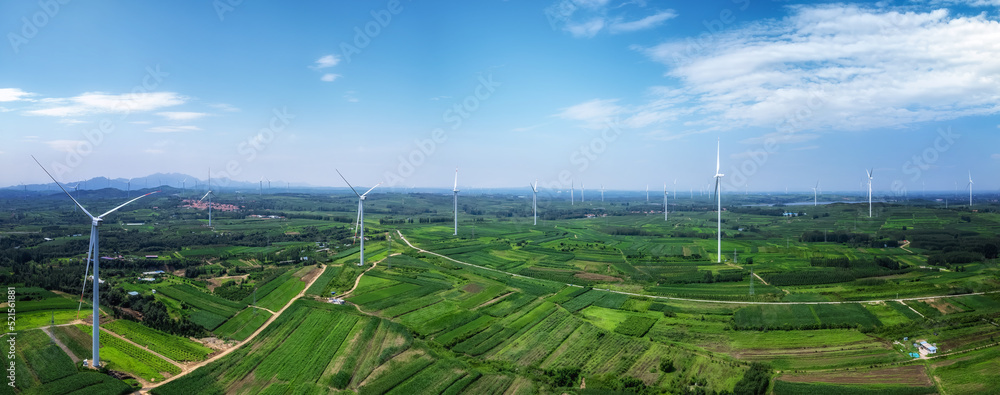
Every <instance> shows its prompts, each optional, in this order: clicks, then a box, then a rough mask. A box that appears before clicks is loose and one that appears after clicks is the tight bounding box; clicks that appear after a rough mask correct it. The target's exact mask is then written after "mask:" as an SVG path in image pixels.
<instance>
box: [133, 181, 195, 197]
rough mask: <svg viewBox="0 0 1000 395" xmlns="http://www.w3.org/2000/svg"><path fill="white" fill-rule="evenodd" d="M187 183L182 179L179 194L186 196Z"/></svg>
mask: <svg viewBox="0 0 1000 395" xmlns="http://www.w3.org/2000/svg"><path fill="white" fill-rule="evenodd" d="M130 180H131V179H130ZM187 182H188V179H187V178H184V180H183V181H181V194H182V195H184V194H187Z"/></svg>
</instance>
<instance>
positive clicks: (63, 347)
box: [42, 327, 80, 363]
mask: <svg viewBox="0 0 1000 395" xmlns="http://www.w3.org/2000/svg"><path fill="white" fill-rule="evenodd" d="M42 332H45V334H46V335H49V339H52V341H53V342H55V343H56V345H57V346H59V348H61V349H62V350H63V352H64V353H66V355H69V359H72V360H73V363H78V362H80V358H77V357H76V354H73V352H72V351H70V350H69V347H66V345H65V344H63V342H62V341H61V340H59V338H57V337H56V335H55V334H54V333H52V332H49V328H48V327H44V328H42Z"/></svg>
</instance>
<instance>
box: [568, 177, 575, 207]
mask: <svg viewBox="0 0 1000 395" xmlns="http://www.w3.org/2000/svg"><path fill="white" fill-rule="evenodd" d="M574 192H576V185H574V184H573V181H570V182H569V205H570V206H572V205H575V204H576V197H575V196H573V195H574Z"/></svg>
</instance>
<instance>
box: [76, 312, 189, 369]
mask: <svg viewBox="0 0 1000 395" xmlns="http://www.w3.org/2000/svg"><path fill="white" fill-rule="evenodd" d="M76 327H77V329H78V330H80V331H81V332H84V333H90V331H91V327H90V326H89V325H76ZM100 341H101V361H102V363H106V364H107V365H108V367H109V368H111V369H113V370H121V371H123V372H128V373H131V374H134V375H136V376H139V377H142V378H143V379H145V380H147V381H150V382H157V381H162V380H163V379H164V376H163V374H164V373H167V374H178V373H180V372H181V368H179V367H178V366H177V365H174V364H172V363H170V362H167V361H164V360H163V359H162V358H160V357H157V356H156V355H153V354H152V353H150V352H149V351H146V350H143V349H142V348H139V347H137V346H135V345H133V344H132V343H129V342H127V341H125V340H122V339H120V338H118V337H116V336H114V335H111V334H108V333H107V332H104V331H101V336H100Z"/></svg>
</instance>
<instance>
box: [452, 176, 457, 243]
mask: <svg viewBox="0 0 1000 395" xmlns="http://www.w3.org/2000/svg"><path fill="white" fill-rule="evenodd" d="M451 192H452V193H453V194H455V199H454V200H455V234H453V235H452V236H458V168H457V167H456V168H455V187H453V188H452V189H451Z"/></svg>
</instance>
